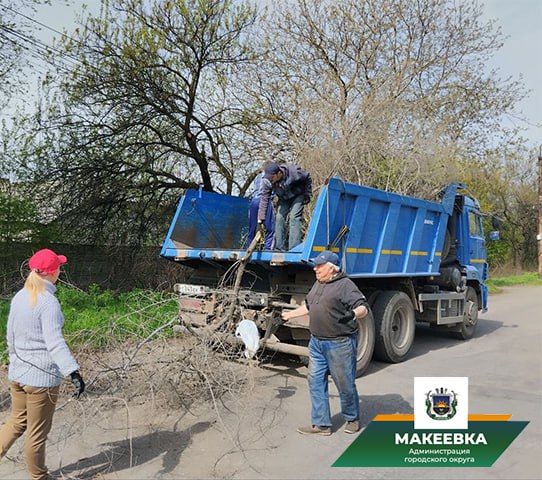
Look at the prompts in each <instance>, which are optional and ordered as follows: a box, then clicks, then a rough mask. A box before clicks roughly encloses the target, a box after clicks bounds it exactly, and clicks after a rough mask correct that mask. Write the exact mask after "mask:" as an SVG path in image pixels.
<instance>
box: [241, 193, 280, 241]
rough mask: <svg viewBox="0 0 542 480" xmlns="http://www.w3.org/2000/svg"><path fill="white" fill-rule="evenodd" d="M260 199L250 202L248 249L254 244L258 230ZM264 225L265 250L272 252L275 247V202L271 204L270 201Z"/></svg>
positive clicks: (256, 198)
mask: <svg viewBox="0 0 542 480" xmlns="http://www.w3.org/2000/svg"><path fill="white" fill-rule="evenodd" d="M260 198H261V197H255V198H253V199H252V200H251V201H250V206H249V210H248V236H247V247H248V246H249V245H250V244H251V243H252V240H253V239H254V236H255V235H256V230H257V228H258V209H259V208H260ZM263 224H264V226H265V242H264V247H263V248H264V249H265V250H272V249H273V247H274V246H275V245H274V243H275V238H274V237H275V215H274V214H273V202H271V200H269V204H268V205H267V212H266V214H265V220H264V222H263Z"/></svg>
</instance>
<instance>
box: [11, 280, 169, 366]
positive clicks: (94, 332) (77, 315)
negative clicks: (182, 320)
mask: <svg viewBox="0 0 542 480" xmlns="http://www.w3.org/2000/svg"><path fill="white" fill-rule="evenodd" d="M57 298H58V299H59V301H60V304H61V306H62V312H63V314H64V329H63V331H64V337H65V339H66V341H67V343H68V345H70V347H71V348H75V349H77V348H91V349H94V348H105V347H108V346H113V345H116V344H119V342H125V341H139V340H142V339H144V338H147V336H148V335H149V334H150V333H151V332H153V331H154V330H155V329H156V328H158V327H160V326H162V325H164V324H166V323H167V322H169V321H170V320H171V319H173V318H174V317H175V316H176V315H177V308H178V307H177V298H176V296H175V295H173V294H169V293H168V294H164V293H158V292H152V291H148V290H132V291H131V292H127V293H120V294H116V293H114V292H111V291H109V290H101V289H100V288H98V287H95V286H94V287H91V288H90V289H89V292H88V293H85V292H82V291H79V290H76V289H73V288H69V287H65V286H62V285H60V286H59V287H58V290H57ZM8 311H9V301H7V300H0V361H4V362H5V361H6V360H7V352H6V340H5V339H6V324H7V317H8ZM171 333H172V329H170V328H169V329H165V330H164V331H162V332H160V335H161V336H162V337H163V336H164V335H165V336H168V335H171Z"/></svg>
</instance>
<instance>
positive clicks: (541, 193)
mask: <svg viewBox="0 0 542 480" xmlns="http://www.w3.org/2000/svg"><path fill="white" fill-rule="evenodd" d="M536 240H537V243H538V276H539V277H540V278H542V145H540V147H539V149H538V235H537V236H536Z"/></svg>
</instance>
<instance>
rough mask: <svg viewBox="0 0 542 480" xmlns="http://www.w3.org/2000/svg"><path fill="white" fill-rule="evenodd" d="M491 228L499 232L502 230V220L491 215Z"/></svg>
mask: <svg viewBox="0 0 542 480" xmlns="http://www.w3.org/2000/svg"><path fill="white" fill-rule="evenodd" d="M491 227H492V228H493V230H499V229H500V228H501V219H500V218H499V217H496V216H495V215H491Z"/></svg>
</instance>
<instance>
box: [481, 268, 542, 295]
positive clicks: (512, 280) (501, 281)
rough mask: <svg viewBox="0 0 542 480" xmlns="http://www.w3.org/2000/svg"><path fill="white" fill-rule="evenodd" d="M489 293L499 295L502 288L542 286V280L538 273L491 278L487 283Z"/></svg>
mask: <svg viewBox="0 0 542 480" xmlns="http://www.w3.org/2000/svg"><path fill="white" fill-rule="evenodd" d="M486 285H487V287H488V290H489V293H499V292H501V291H502V289H501V288H500V287H511V286H514V285H542V279H541V278H540V277H539V276H538V273H537V272H526V273H522V274H521V275H511V276H509V277H498V278H489V279H488V280H487V281H486Z"/></svg>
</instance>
